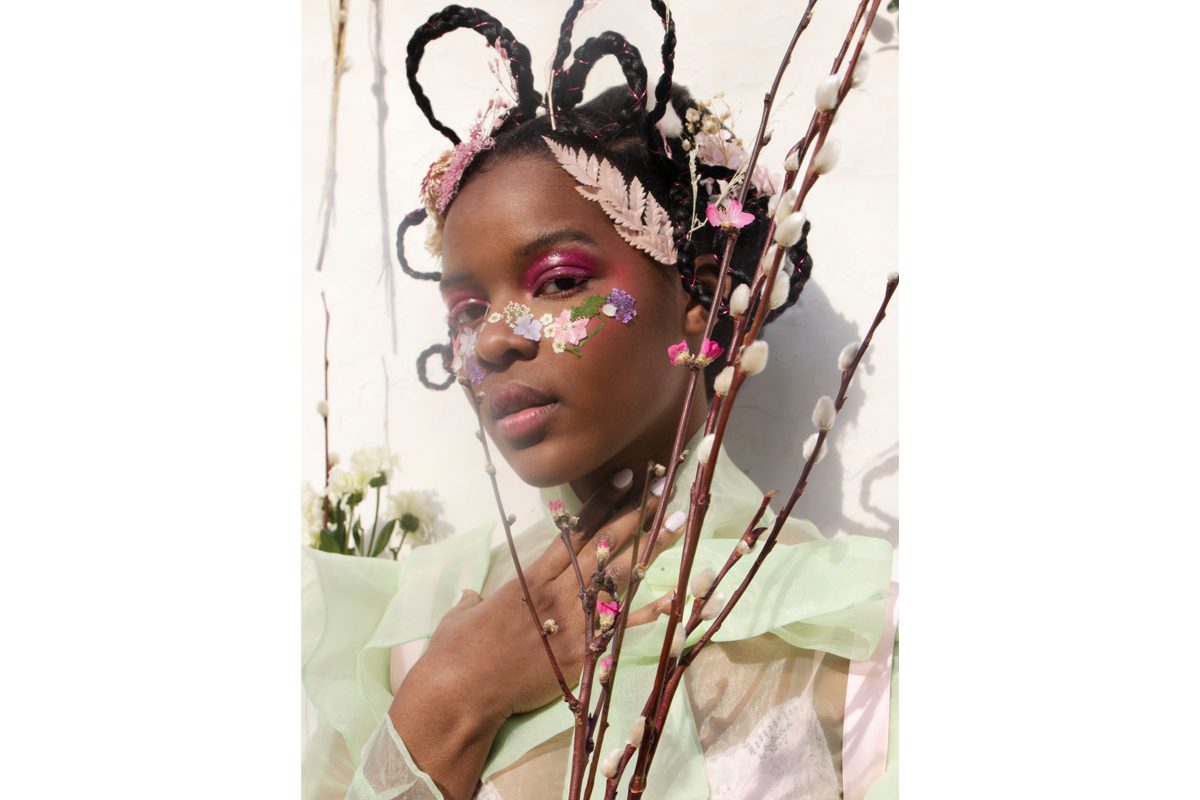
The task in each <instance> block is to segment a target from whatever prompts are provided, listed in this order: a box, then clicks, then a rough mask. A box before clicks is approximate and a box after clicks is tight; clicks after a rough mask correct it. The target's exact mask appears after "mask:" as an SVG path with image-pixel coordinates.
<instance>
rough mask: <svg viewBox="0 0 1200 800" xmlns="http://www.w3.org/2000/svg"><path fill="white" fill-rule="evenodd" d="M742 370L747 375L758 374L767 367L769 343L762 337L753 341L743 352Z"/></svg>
mask: <svg viewBox="0 0 1200 800" xmlns="http://www.w3.org/2000/svg"><path fill="white" fill-rule="evenodd" d="M741 365H742V371H743V372H745V373H746V374H747V375H757V374H758V373H760V372H762V371H763V370H764V369H766V367H767V343H766V342H764V341H762V340H761V339H760V340H758V341H757V342H752V343H751V344H750V346H749V347H747V348H746V349H745V351H743V352H742V358H741Z"/></svg>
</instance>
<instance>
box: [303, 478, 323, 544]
mask: <svg viewBox="0 0 1200 800" xmlns="http://www.w3.org/2000/svg"><path fill="white" fill-rule="evenodd" d="M324 502H325V498H324V496H322V495H321V494H320V493H319V492H317V491H316V490H315V489H313V487H312V484H310V483H309V482H308V481H305V482H304V485H303V486H302V487H301V488H300V514H301V516H300V519H301V523H302V524H301V533H302V534H303V535H304V543H305V544H307V545H309V546H310V547H316V546H317V541H318V537H319V536H320V534H321V528H323V527H325V506H324Z"/></svg>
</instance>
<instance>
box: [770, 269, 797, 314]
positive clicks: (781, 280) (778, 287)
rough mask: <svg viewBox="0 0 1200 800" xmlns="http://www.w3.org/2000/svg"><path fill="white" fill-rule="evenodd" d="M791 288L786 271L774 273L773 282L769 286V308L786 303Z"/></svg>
mask: <svg viewBox="0 0 1200 800" xmlns="http://www.w3.org/2000/svg"><path fill="white" fill-rule="evenodd" d="M791 288H792V287H791V281H789V280H788V275H787V273H786V272H783V273H781V274H779V275H776V276H775V283H774V284H773V285H772V286H771V300H770V305H771V308H779V307H780V306H781V305H783V304H784V303H786V302H787V299H788V293H789V292H790V291H791Z"/></svg>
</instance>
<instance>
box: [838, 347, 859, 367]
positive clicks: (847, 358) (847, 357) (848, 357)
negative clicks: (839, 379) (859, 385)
mask: <svg viewBox="0 0 1200 800" xmlns="http://www.w3.org/2000/svg"><path fill="white" fill-rule="evenodd" d="M856 355H858V342H851V343H850V344H848V345H846V346H845V347H843V348H842V352H840V353H838V369H839V370H841V371H842V372H845V371H846V370H848V369H850V365H851V364H853V363H854V357H855V356H856Z"/></svg>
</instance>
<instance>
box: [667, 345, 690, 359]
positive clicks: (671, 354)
mask: <svg viewBox="0 0 1200 800" xmlns="http://www.w3.org/2000/svg"><path fill="white" fill-rule="evenodd" d="M687 354H688V346H687V342H686V341H680V342H679V344H673V345H671V346H670V347H668V348H667V358H669V359H671V363H672V364H679V363H680V362H681V361H682V360H683V357H684V356H686V355H687Z"/></svg>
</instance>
